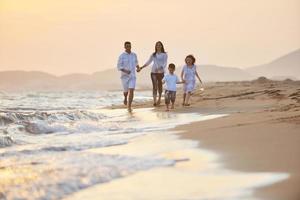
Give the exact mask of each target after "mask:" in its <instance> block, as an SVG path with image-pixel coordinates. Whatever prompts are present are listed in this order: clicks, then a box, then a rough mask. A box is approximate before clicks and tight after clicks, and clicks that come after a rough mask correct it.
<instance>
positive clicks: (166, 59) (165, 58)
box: [162, 53, 168, 73]
mask: <svg viewBox="0 0 300 200" xmlns="http://www.w3.org/2000/svg"><path fill="white" fill-rule="evenodd" d="M167 64H168V54H166V53H165V56H164V63H163V66H162V67H163V70H164V73H165V72H166V68H167Z"/></svg>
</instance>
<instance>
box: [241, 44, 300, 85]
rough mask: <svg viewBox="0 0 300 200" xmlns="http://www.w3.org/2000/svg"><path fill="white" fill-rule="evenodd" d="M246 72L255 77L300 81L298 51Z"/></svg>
mask: <svg viewBox="0 0 300 200" xmlns="http://www.w3.org/2000/svg"><path fill="white" fill-rule="evenodd" d="M246 71H247V72H249V73H251V74H253V75H255V76H266V77H268V78H271V79H286V78H290V79H300V49H298V50H296V51H293V52H291V53H289V54H287V55H285V56H282V57H280V58H278V59H276V60H274V61H272V62H270V63H268V64H264V65H259V66H254V67H250V68H247V69H246Z"/></svg>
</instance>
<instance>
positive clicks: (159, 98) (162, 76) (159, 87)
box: [156, 73, 164, 105]
mask: <svg viewBox="0 0 300 200" xmlns="http://www.w3.org/2000/svg"><path fill="white" fill-rule="evenodd" d="M156 77H157V88H158V101H157V105H159V104H160V100H161V94H162V90H163V89H162V88H163V87H162V79H163V78H164V74H163V73H157V74H156Z"/></svg>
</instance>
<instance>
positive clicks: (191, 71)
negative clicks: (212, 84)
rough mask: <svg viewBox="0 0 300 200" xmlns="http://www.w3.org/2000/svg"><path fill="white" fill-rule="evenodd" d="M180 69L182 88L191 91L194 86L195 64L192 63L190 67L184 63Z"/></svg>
mask: <svg viewBox="0 0 300 200" xmlns="http://www.w3.org/2000/svg"><path fill="white" fill-rule="evenodd" d="M182 71H183V78H184V80H185V83H184V85H183V90H184V92H192V91H193V90H194V89H195V86H196V65H193V66H192V67H191V68H190V67H188V66H187V65H184V66H183V68H182Z"/></svg>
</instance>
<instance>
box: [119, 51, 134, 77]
mask: <svg viewBox="0 0 300 200" xmlns="http://www.w3.org/2000/svg"><path fill="white" fill-rule="evenodd" d="M137 65H138V60H137V56H136V54H135V53H133V52H131V53H127V52H124V53H122V54H121V55H120V56H119V60H118V65H117V66H118V70H119V71H121V69H126V70H129V71H130V74H127V73H125V72H121V78H122V77H124V76H125V77H127V76H129V77H135V69H136V66H137Z"/></svg>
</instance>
